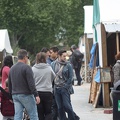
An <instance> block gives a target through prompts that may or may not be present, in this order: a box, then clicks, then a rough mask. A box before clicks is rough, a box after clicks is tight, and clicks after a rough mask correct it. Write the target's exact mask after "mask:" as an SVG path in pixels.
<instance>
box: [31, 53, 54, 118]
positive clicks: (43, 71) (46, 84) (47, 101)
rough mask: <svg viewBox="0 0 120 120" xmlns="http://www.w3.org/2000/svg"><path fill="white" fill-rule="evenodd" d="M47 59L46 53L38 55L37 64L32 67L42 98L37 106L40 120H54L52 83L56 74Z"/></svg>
mask: <svg viewBox="0 0 120 120" xmlns="http://www.w3.org/2000/svg"><path fill="white" fill-rule="evenodd" d="M46 57H47V55H46V53H44V52H40V53H38V54H37V55H36V64H35V65H34V66H33V67H32V70H33V73H34V79H35V85H36V89H37V91H38V94H39V97H40V98H41V102H40V103H39V104H38V105H37V108H38V116H39V120H52V111H51V106H52V99H53V93H52V92H53V90H52V83H53V79H54V78H55V73H54V72H53V70H52V68H51V66H50V65H49V64H47V63H46Z"/></svg>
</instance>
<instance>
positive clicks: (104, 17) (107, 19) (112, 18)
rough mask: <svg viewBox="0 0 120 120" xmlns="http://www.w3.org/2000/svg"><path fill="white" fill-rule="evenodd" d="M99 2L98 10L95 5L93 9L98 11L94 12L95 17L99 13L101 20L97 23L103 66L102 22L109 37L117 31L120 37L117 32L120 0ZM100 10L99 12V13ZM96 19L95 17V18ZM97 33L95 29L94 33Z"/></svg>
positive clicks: (119, 24)
mask: <svg viewBox="0 0 120 120" xmlns="http://www.w3.org/2000/svg"><path fill="white" fill-rule="evenodd" d="M95 1H96V3H98V5H99V8H98V9H97V10H96V9H94V6H93V11H97V13H96V14H94V12H93V17H95V16H96V15H98V14H99V16H96V17H97V18H98V17H99V21H97V24H96V25H95V27H96V30H97V40H98V41H97V42H98V43H99V57H100V66H103V58H102V56H103V51H102V49H101V48H102V42H101V39H102V36H101V34H102V31H101V24H103V25H104V27H105V31H106V32H107V33H108V34H107V36H106V37H107V38H108V37H109V36H110V35H111V33H116V39H119V38H118V35H117V33H118V32H120V15H119V11H120V0H95ZM98 12H99V13H98ZM93 19H94V18H93ZM97 20H98V19H97ZM93 34H94V35H95V31H94V33H93ZM93 38H94V43H95V42H96V41H95V39H96V38H95V36H94V37H93Z"/></svg>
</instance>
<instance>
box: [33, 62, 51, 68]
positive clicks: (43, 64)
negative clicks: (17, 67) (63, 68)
mask: <svg viewBox="0 0 120 120" xmlns="http://www.w3.org/2000/svg"><path fill="white" fill-rule="evenodd" d="M33 67H35V68H37V69H45V68H48V67H50V65H49V64H47V63H39V64H35V65H34V66H33Z"/></svg>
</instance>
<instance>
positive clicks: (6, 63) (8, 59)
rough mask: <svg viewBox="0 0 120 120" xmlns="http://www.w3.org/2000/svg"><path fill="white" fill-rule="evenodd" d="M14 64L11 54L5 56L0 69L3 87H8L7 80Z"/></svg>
mask: <svg viewBox="0 0 120 120" xmlns="http://www.w3.org/2000/svg"><path fill="white" fill-rule="evenodd" d="M12 65H13V60H12V56H11V55H7V56H5V58H4V59H3V65H2V68H1V71H0V76H1V77H2V82H1V83H2V88H3V89H5V88H6V80H7V79H8V75H9V71H10V68H11V67H12Z"/></svg>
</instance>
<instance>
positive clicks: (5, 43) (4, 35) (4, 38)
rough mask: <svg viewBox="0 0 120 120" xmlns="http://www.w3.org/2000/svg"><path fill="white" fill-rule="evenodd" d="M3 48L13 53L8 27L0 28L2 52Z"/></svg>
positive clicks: (0, 50)
mask: <svg viewBox="0 0 120 120" xmlns="http://www.w3.org/2000/svg"><path fill="white" fill-rule="evenodd" d="M3 50H5V51H6V52H7V53H10V54H11V53H13V50H12V48H11V44H10V40H9V36H8V31H7V29H3V30H0V52H2V51H3Z"/></svg>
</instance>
